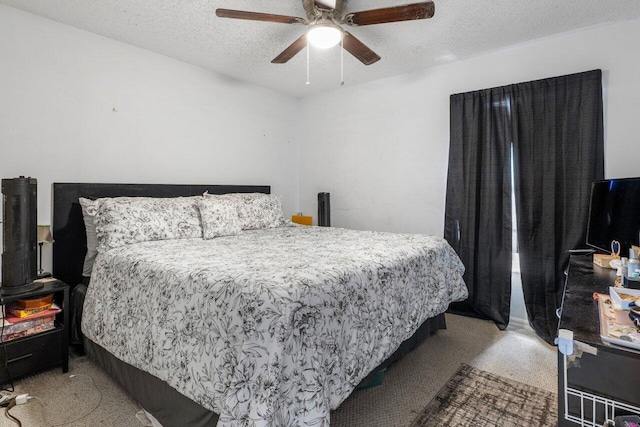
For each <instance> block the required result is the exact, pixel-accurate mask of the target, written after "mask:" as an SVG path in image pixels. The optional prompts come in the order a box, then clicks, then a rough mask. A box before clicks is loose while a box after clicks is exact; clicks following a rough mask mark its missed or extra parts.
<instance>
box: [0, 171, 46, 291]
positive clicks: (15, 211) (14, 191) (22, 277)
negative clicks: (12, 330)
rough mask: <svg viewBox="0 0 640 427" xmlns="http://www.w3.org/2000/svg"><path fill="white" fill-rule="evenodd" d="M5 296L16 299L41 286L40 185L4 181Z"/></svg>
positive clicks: (23, 180) (25, 180)
mask: <svg viewBox="0 0 640 427" xmlns="http://www.w3.org/2000/svg"><path fill="white" fill-rule="evenodd" d="M2 195H3V197H2V250H3V252H2V288H1V291H2V294H3V295H15V294H20V293H22V292H27V291H31V290H33V289H37V288H39V287H41V286H42V284H41V283H35V282H34V280H36V278H37V276H38V273H37V270H38V264H37V255H38V245H37V240H38V238H37V232H38V211H37V203H38V181H37V180H36V179H35V178H25V177H23V176H21V177H20V178H12V179H3V180H2Z"/></svg>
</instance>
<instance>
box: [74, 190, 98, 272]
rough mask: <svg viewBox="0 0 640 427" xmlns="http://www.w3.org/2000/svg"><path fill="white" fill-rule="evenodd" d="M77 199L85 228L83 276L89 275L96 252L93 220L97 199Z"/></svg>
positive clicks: (96, 241) (96, 240)
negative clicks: (85, 248)
mask: <svg viewBox="0 0 640 427" xmlns="http://www.w3.org/2000/svg"><path fill="white" fill-rule="evenodd" d="M78 201H79V202H80V207H81V208H82V218H84V228H85V230H87V255H86V256H85V257H84V265H83V266H82V275H83V276H85V277H91V270H93V262H94V261H95V260H96V255H97V254H98V250H97V247H98V237H97V236H96V224H95V222H94V219H95V216H96V211H97V210H98V201H97V200H90V199H85V198H84V197H80V198H79V199H78Z"/></svg>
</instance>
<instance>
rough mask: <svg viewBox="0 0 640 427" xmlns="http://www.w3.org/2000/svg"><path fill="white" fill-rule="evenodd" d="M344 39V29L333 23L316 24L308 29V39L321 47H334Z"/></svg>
mask: <svg viewBox="0 0 640 427" xmlns="http://www.w3.org/2000/svg"><path fill="white" fill-rule="evenodd" d="M340 40H342V29H340V28H338V27H334V26H333V25H315V26H313V27H311V28H310V29H309V31H307V41H308V42H309V43H311V45H312V46H315V47H318V48H320V49H328V48H330V47H334V46H335V45H337V44H338V43H340Z"/></svg>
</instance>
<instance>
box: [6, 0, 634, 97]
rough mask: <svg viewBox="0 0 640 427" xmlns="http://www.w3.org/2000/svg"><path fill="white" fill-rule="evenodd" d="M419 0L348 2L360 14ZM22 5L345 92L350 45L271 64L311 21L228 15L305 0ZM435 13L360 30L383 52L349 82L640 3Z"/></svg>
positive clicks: (544, 2) (619, 14)
mask: <svg viewBox="0 0 640 427" xmlns="http://www.w3.org/2000/svg"><path fill="white" fill-rule="evenodd" d="M417 1H418V0H404V1H403V0H348V3H347V11H349V12H355V11H361V10H368V9H376V8H381V7H389V6H397V5H403V4H407V3H413V2H417ZM0 3H2V4H6V5H9V6H12V7H16V8H18V9H22V10H25V11H28V12H31V13H34V14H36V15H40V16H44V17H46V18H50V19H53V20H55V21H59V22H62V23H65V24H68V25H71V26H74V27H77V28H81V29H84V30H88V31H91V32H94V33H97V34H100V35H103V36H106V37H110V38H113V39H116V40H120V41H123V42H125V43H129V44H132V45H134V46H138V47H141V48H144V49H148V50H150V51H153V52H158V53H161V54H163V55H167V56H170V57H173V58H176V59H179V60H182V61H185V62H188V63H191V64H195V65H199V66H201V67H204V68H207V69H211V70H214V71H216V72H218V73H221V74H224V75H227V76H232V77H234V78H237V79H240V80H244V81H248V82H251V83H255V84H257V85H260V86H264V87H268V88H271V89H274V90H277V91H280V92H284V93H287V94H290V95H293V96H297V97H303V96H306V95H310V94H315V93H319V92H326V91H331V90H336V89H339V87H340V86H339V82H340V49H339V48H338V47H336V48H333V49H329V50H326V51H321V50H316V49H312V50H311V52H310V63H311V85H309V86H307V85H305V81H306V59H307V55H306V51H304V50H303V51H302V52H300V53H299V54H298V55H297V56H295V57H294V58H293V59H292V60H291V61H289V62H288V63H287V64H282V65H276V64H271V62H270V61H271V60H272V59H273V58H274V57H275V56H277V55H278V54H279V53H280V52H281V51H282V50H284V48H285V47H287V46H288V45H289V44H291V43H292V42H293V41H294V40H296V39H297V38H298V37H299V36H300V35H302V34H303V33H304V31H305V28H306V27H305V26H302V25H287V24H277V23H267V22H256V21H244V20H235V19H223V18H218V17H216V15H215V10H216V9H217V8H228V9H239V10H248V11H255V12H264V13H275V14H282V15H290V16H300V17H304V16H305V13H304V10H303V8H302V2H301V1H300V0H262V1H256V0H145V1H131V0H0ZM435 4H436V12H435V16H434V17H433V18H431V19H427V20H421V21H409V22H400V23H392V24H380V25H371V26H366V27H351V28H350V29H349V31H350V32H351V33H352V34H353V35H354V36H356V37H357V38H359V39H360V40H361V41H362V42H364V43H365V44H366V45H367V46H369V47H370V48H371V49H372V50H373V51H375V52H376V53H377V54H378V55H380V56H381V57H382V60H380V61H379V62H377V63H375V64H373V65H370V66H364V65H362V64H361V63H360V62H359V61H357V60H356V59H355V58H353V57H352V56H351V55H349V54H348V53H346V52H345V55H344V74H345V85H347V86H353V85H356V84H359V83H364V82H367V81H371V80H377V79H381V78H385V77H390V76H394V75H398V74H402V73H406V72H410V71H414V70H417V69H424V68H428V67H431V66H434V65H439V64H442V63H445V62H450V61H453V60H456V59H464V58H468V57H470V56H475V55H478V54H481V53H484V52H489V51H493V50H497V49H501V48H504V47H507V46H511V45H515V44H519V43H523V42H527V41H531V40H534V39H539V38H543V37H548V36H551V35H555V34H558V33H563V32H567V31H572V30H576V29H580V28H584V27H588V26H593V25H598V24H604V23H610V22H616V21H623V20H628V19H636V18H638V17H640V1H638V0H616V1H602V0H598V1H596V0H435Z"/></svg>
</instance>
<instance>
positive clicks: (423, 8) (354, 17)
mask: <svg viewBox="0 0 640 427" xmlns="http://www.w3.org/2000/svg"><path fill="white" fill-rule="evenodd" d="M435 10H436V6H435V4H434V3H433V2H432V1H427V2H423V3H414V4H408V5H406V6H395V7H386V8H384V9H373V10H364V11H362V12H355V13H348V14H347V15H346V16H345V17H344V21H345V23H346V24H347V25H352V26H355V27H357V26H362V25H372V24H385V23H387V22H400V21H411V20H414V19H427V18H431V17H433V14H434V13H435Z"/></svg>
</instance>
